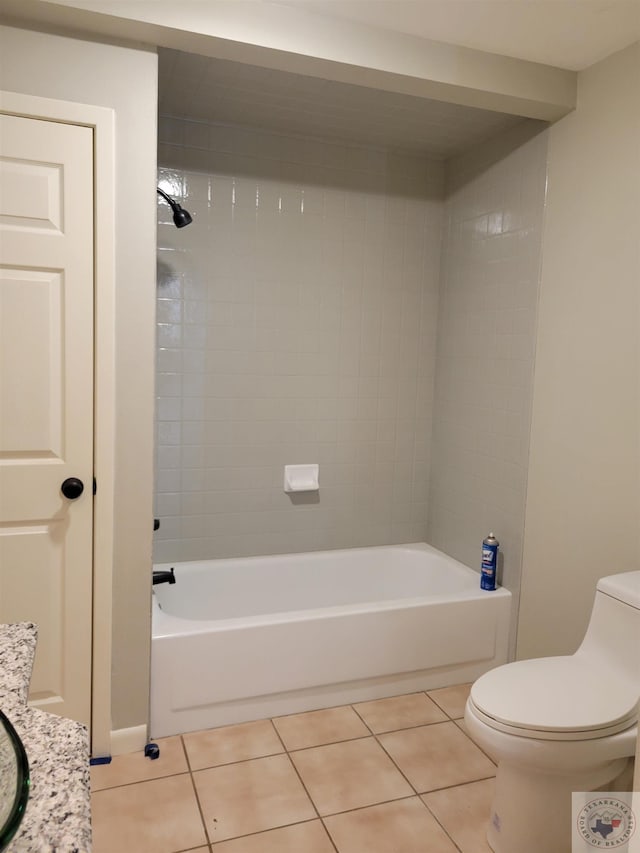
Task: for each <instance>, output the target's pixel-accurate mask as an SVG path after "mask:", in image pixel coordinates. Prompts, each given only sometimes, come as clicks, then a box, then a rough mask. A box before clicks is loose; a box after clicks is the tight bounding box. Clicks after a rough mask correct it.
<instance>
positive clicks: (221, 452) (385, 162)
mask: <svg viewBox="0 0 640 853" xmlns="http://www.w3.org/2000/svg"><path fill="white" fill-rule="evenodd" d="M158 162H159V164H160V170H159V185H160V187H161V188H162V189H164V190H165V191H166V192H168V193H169V194H170V195H172V196H174V197H175V198H176V199H177V200H178V201H180V202H181V203H182V202H184V205H185V207H186V208H187V209H188V210H189V211H190V212H191V213H192V215H193V217H194V222H193V224H192V225H191V226H189V227H188V228H185V229H181V230H179V231H178V230H176V229H175V228H174V226H173V224H172V223H171V219H170V211H169V209H168V207H166V205H164V204H163V203H162V202H159V217H160V221H159V227H158V248H159V252H158V303H157V334H158V353H157V415H156V421H157V437H156V438H157V442H156V446H157V468H156V471H157V474H156V476H157V482H156V514H157V515H158V516H159V517H160V518H161V528H160V530H159V531H158V532H157V533H156V534H155V537H156V541H155V559H156V561H169V560H190V559H205V558H214V557H223V556H242V555H251V554H269V553H280V552H292V551H300V550H314V549H323V548H340V547H353V546H359V545H374V544H387V543H394V542H407V541H416V540H423V539H424V538H425V536H426V522H427V515H428V500H429V468H430V457H431V425H432V420H433V411H432V410H433V386H434V376H435V359H436V325H437V314H438V281H439V266H440V246H441V232H442V214H443V188H444V166H443V164H442V163H441V162H438V161H429V160H425V159H423V158H418V157H414V156H408V155H407V156H403V155H400V154H392V153H388V152H385V151H382V150H379V149H375V148H362V147H357V146H351V145H340V144H336V143H334V142H324V141H322V140H318V139H310V138H304V137H291V136H283V135H279V134H274V133H266V132H261V131H251V130H247V129H246V128H239V127H238V128H234V127H229V126H220V125H210V124H205V123H200V122H191V121H185V120H178V119H172V118H161V120H160V145H159V156H158ZM305 462H314V463H319V465H320V492H319V497H318V496H316V495H313V494H312V495H311V496H310V498H308V499H307V498H305V497H304V496H299V497H297V499H296V500H295V501H293V500H292V499H291V498H290V497H289V496H288V495H286V494H285V493H284V492H283V488H282V481H283V467H284V465H285V464H295V463H305Z"/></svg>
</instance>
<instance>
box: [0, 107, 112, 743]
mask: <svg viewBox="0 0 640 853" xmlns="http://www.w3.org/2000/svg"><path fill="white" fill-rule="evenodd" d="M0 113H9V114H12V115H18V116H22V117H24V118H35V119H42V120H44V121H56V122H61V123H63V124H75V125H81V126H83V127H89V128H91V129H92V130H93V156H94V171H93V176H94V177H93V192H94V428H93V429H94V436H93V441H94V451H93V452H94V457H93V458H94V476H95V478H96V482H97V484H98V488H97V491H96V495H95V497H94V504H93V593H92V653H91V660H92V669H91V754H92V755H94V756H107V755H111V653H112V603H113V602H112V589H113V539H114V498H115V410H116V386H115V317H116V315H115V292H116V288H115V284H116V277H115V112H114V110H112V109H109V108H108V107H97V106H93V105H90V104H79V103H75V102H73V101H60V100H56V99H53V98H41V97H37V96H33V95H24V94H21V93H18V92H5V91H0Z"/></svg>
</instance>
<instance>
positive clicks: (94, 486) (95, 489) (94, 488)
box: [93, 477, 98, 495]
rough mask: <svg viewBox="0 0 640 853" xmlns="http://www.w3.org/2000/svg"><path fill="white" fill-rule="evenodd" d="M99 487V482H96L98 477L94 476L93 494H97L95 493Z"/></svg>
mask: <svg viewBox="0 0 640 853" xmlns="http://www.w3.org/2000/svg"><path fill="white" fill-rule="evenodd" d="M97 488H98V486H97V484H96V478H95V477H94V478H93V494H94V495H95V493H96V491H97Z"/></svg>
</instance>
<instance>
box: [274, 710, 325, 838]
mask: <svg viewBox="0 0 640 853" xmlns="http://www.w3.org/2000/svg"><path fill="white" fill-rule="evenodd" d="M270 722H271V725H272V726H273V730H274V731H275V733H276V735H277V736H278V740H279V741H280V743H281V744H282V747H283V749H284V751H285V755H286V756H287V758H288V759H289V763H290V764H291V766H292V767H293V770H294V772H295V774H296V776H297V777H298V779H299V780H300V784H301V785H302V788H303V790H304V792H305V794H306V795H307V797H308V798H309V802H310V803H311V805H312V806H313V810H314V811H315V813H316V815H317V816H318V819H319V820H320V823H321V824H322V828H323V829H324V831H325V832H326V834H327V838H328V839H329V841H330V843H331V845H332V847H333V849H334V850H335V851H336V853H340V851H339V850H338V848H337V847H336V845H335V843H334V841H333V838H332V837H331V833H330V832H329V830H328V829H327V826H326V824H325V822H324V820H323V819H322V815H321V814H320V812H319V811H318V807H317V806H316V804H315V803H314V801H313V797H312V796H311V794H310V793H309V791H308V790H307V786H306V785H305V784H304V781H303V779H302V776H301V775H300V773H299V772H298V768H297V767H296V765H295V762H294V760H293V759H292V758H291V755H290V754H289V751H288V749H287V747H286V744H285V742H284V740H283V739H282V738H281V737H280V732H279V731H278V728H277V726H276V724H275V723H274V722H273V717H271V718H270Z"/></svg>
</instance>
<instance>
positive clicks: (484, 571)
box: [480, 533, 500, 589]
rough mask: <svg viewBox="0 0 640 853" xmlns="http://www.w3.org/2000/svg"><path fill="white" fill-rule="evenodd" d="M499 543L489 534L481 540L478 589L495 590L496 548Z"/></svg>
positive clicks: (496, 570) (496, 571)
mask: <svg viewBox="0 0 640 853" xmlns="http://www.w3.org/2000/svg"><path fill="white" fill-rule="evenodd" d="M499 545H500V543H499V542H498V540H497V539H496V537H495V536H494V535H493V533H490V534H489V535H488V536H487V538H486V539H483V540H482V567H481V569H480V589H495V588H496V576H497V573H498V546H499Z"/></svg>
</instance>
